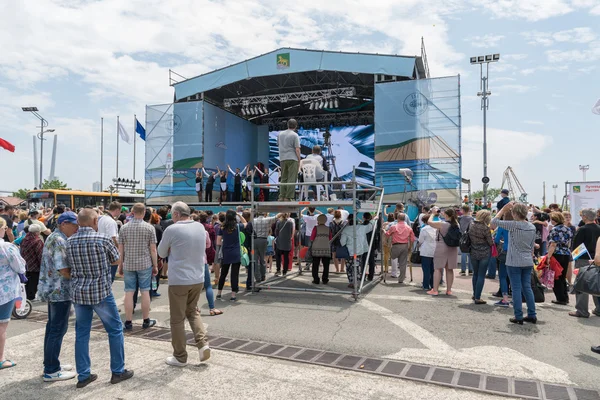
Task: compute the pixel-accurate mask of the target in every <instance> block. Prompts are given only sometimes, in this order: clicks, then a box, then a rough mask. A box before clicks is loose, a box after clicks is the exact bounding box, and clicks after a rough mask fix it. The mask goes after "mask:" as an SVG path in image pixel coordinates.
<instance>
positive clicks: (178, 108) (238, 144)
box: [146, 101, 269, 203]
mask: <svg viewBox="0 0 600 400" xmlns="http://www.w3.org/2000/svg"><path fill="white" fill-rule="evenodd" d="M146 127H147V128H146V131H147V132H148V133H147V138H146V200H147V201H148V202H150V203H170V202H174V201H177V200H183V201H187V202H197V196H196V192H195V177H196V169H198V168H202V166H204V167H205V169H206V171H207V172H210V171H213V170H216V168H217V166H218V167H219V168H221V169H225V168H227V165H228V164H229V165H231V168H232V169H234V170H235V168H236V167H239V168H240V169H243V168H244V167H245V166H246V165H247V164H251V165H252V166H254V165H255V164H256V163H257V162H259V161H261V162H263V163H267V162H268V151H269V140H268V128H267V127H266V126H257V125H254V124H252V123H251V122H248V121H246V120H244V119H242V118H239V117H237V116H235V115H233V114H231V113H229V112H227V111H225V110H222V109H220V108H218V107H215V106H213V105H211V104H209V103H206V102H202V101H195V102H188V103H175V104H167V105H161V106H148V107H146ZM230 181H231V179H230ZM231 184H232V181H231ZM231 190H233V187H232V188H231Z"/></svg>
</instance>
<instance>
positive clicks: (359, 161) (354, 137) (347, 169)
mask: <svg viewBox="0 0 600 400" xmlns="http://www.w3.org/2000/svg"><path fill="white" fill-rule="evenodd" d="M324 133H325V128H322V129H303V128H302V127H300V129H299V130H298V135H299V136H300V147H301V152H302V158H304V157H305V156H307V155H309V154H311V153H312V148H313V146H315V145H319V146H321V148H323V145H324V140H323V134H324ZM329 133H331V148H330V149H327V150H324V151H323V155H325V156H327V155H329V154H330V153H329V152H331V153H332V154H333V156H334V157H335V167H336V168H335V169H336V170H337V174H338V177H339V178H340V179H341V180H344V181H349V180H351V179H352V168H353V167H354V166H356V177H357V179H358V180H359V181H360V182H364V183H368V184H371V185H372V184H373V179H374V177H375V160H374V155H375V145H374V142H373V139H374V132H373V125H358V126H338V127H330V128H329ZM278 135H279V132H277V131H274V132H271V133H270V135H269V145H270V156H269V160H270V164H269V168H270V169H271V171H273V170H274V169H275V168H277V167H278V166H279V148H278V147H277V136H278ZM330 170H331V173H332V174H333V176H335V171H334V170H333V167H332V166H331V167H330ZM277 178H278V174H273V175H271V182H272V183H277Z"/></svg>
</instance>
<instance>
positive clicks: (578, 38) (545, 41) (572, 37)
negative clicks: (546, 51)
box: [521, 27, 598, 47]
mask: <svg viewBox="0 0 600 400" xmlns="http://www.w3.org/2000/svg"><path fill="white" fill-rule="evenodd" d="M521 35H522V36H523V37H524V38H525V39H526V40H528V43H529V44H533V45H542V46H547V47H548V46H552V45H553V44H555V43H590V42H593V41H594V40H596V38H597V37H598V36H597V35H596V33H595V32H594V31H593V30H592V29H591V28H589V27H580V28H573V29H568V30H562V31H558V32H538V31H531V32H523V33H522V34H521Z"/></svg>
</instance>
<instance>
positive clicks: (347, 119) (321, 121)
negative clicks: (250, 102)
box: [261, 110, 375, 129]
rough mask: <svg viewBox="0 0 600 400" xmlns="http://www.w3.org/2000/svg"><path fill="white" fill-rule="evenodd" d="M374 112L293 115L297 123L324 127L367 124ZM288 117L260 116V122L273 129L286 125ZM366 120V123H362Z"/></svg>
mask: <svg viewBox="0 0 600 400" xmlns="http://www.w3.org/2000/svg"><path fill="white" fill-rule="evenodd" d="M374 115H375V114H374V112H373V111H372V110H370V111H356V112H346V113H331V114H318V115H299V116H297V117H294V118H295V119H296V121H298V124H300V125H303V126H304V127H306V125H310V126H313V127H319V128H324V127H326V126H329V125H331V124H332V123H334V125H335V123H336V122H337V123H339V124H342V125H344V124H346V123H348V124H349V125H367V124H369V123H372V122H373V118H374ZM288 120H289V117H280V118H262V119H261V124H263V125H269V127H273V129H275V128H277V129H279V127H284V126H287V121H288ZM365 120H366V123H363V122H364V121H365Z"/></svg>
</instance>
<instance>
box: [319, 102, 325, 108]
mask: <svg viewBox="0 0 600 400" xmlns="http://www.w3.org/2000/svg"><path fill="white" fill-rule="evenodd" d="M323 107H325V101H323V100H321V102H320V103H319V110H322V109H323Z"/></svg>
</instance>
